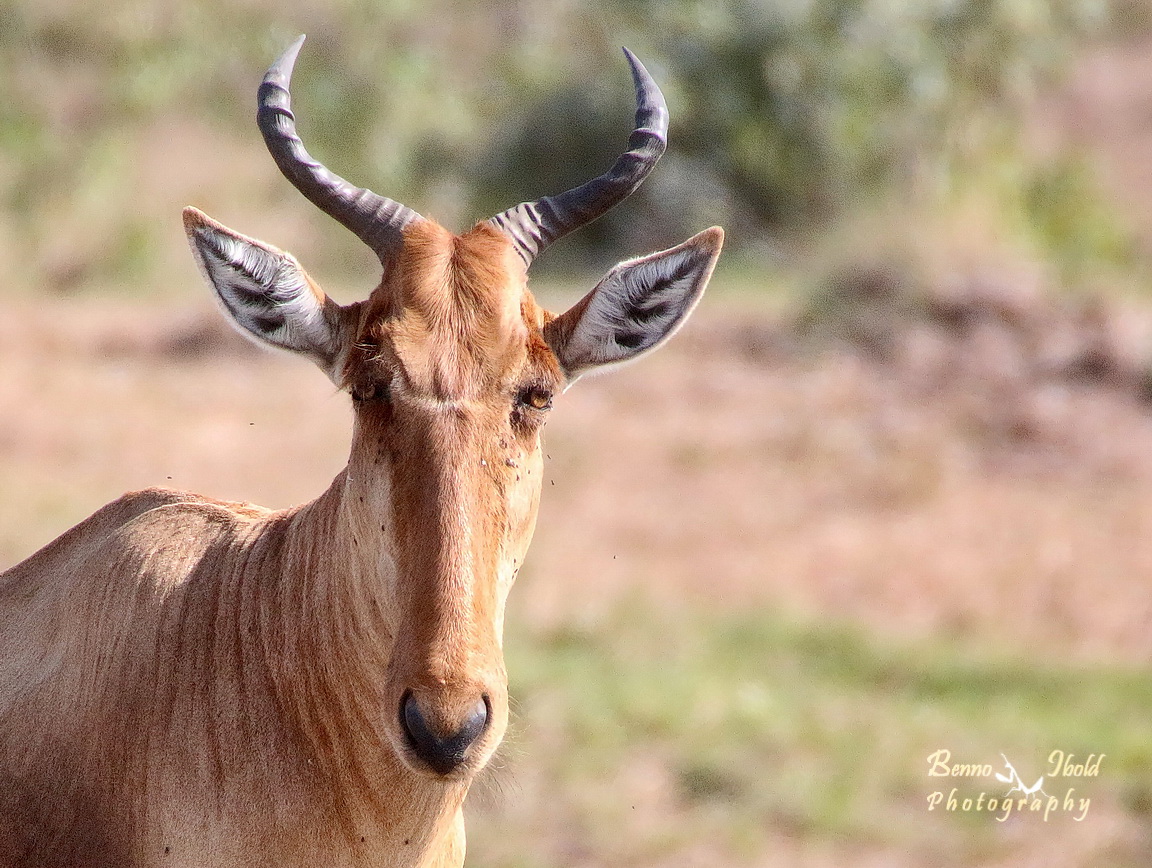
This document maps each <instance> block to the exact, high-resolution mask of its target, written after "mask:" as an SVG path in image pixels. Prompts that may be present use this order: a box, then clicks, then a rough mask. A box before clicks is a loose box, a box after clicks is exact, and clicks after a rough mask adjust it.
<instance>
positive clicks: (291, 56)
mask: <svg viewBox="0 0 1152 868" xmlns="http://www.w3.org/2000/svg"><path fill="white" fill-rule="evenodd" d="M306 38H307V35H306V34H304V33H301V34H300V35H299V36H297V37H296V39H295V40H293V42H292V44H291V45H289V46H288V47H287V48H286V49H285V50H284V53H283V54H281V55H280V57H279V58H277V60H276V62H275V63H274V64H272V66H270V67H269V68H268V72H267V73H266V74H265V75H264V81H266V82H271V81H277V82H281V81H282V82H287V81H288V79H289V78H291V77H292V68H293V67H294V66H296V58H297V57H298V56H299V55H300V48H301V46H303V45H304V40H305V39H306Z"/></svg>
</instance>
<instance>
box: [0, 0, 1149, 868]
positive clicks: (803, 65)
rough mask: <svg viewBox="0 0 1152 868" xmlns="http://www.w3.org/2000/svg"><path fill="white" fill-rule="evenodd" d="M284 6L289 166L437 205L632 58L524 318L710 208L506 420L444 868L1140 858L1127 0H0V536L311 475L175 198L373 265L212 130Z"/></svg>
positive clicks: (1140, 620) (1137, 247)
mask: <svg viewBox="0 0 1152 868" xmlns="http://www.w3.org/2000/svg"><path fill="white" fill-rule="evenodd" d="M301 32H305V33H307V34H308V36H309V39H308V42H307V43H306V46H305V49H304V51H303V54H302V56H301V59H300V62H299V64H298V66H297V71H296V75H295V80H294V82H293V92H294V100H295V108H296V109H297V113H298V117H299V127H300V130H301V133H302V135H303V137H304V139H305V141H306V142H307V143H308V147H309V148H310V150H311V151H312V152H313V153H314V154H315V155H316V156H317V157H319V158H320V159H321V160H322V161H324V162H325V163H327V164H328V165H329V166H330V167H331V168H332V169H334V170H335V171H337V172H339V173H340V174H342V175H344V176H345V177H348V178H349V179H351V180H353V181H354V182H355V183H357V184H359V185H366V186H369V187H371V188H373V189H375V190H376V191H378V192H380V193H383V194H385V195H388V196H391V197H394V198H397V199H400V200H402V201H404V202H405V203H406V204H408V205H410V206H412V207H414V208H416V209H417V210H419V211H420V212H422V213H424V214H426V215H428V216H432V217H435V218H437V219H439V220H440V221H441V222H443V223H445V224H446V225H448V226H450V227H453V228H456V229H462V228H465V227H467V226H468V225H470V224H471V223H472V222H473V221H475V220H477V219H480V218H483V217H486V216H488V215H490V214H492V213H495V212H497V211H500V210H502V209H504V208H506V207H508V206H510V205H512V204H515V203H516V202H519V201H522V200H524V199H530V198H536V197H538V196H540V195H543V194H547V193H555V192H558V191H559V190H562V189H566V188H567V187H570V186H573V185H575V184H577V183H579V182H581V181H583V180H585V179H587V178H588V177H591V176H592V175H594V174H597V173H599V172H601V171H603V170H604V169H605V168H606V167H607V166H608V165H610V164H611V161H612V159H613V158H614V156H615V155H616V154H617V153H619V152H620V151H621V150H623V148H624V145H625V142H626V139H627V134H628V132H629V131H630V129H631V127H630V121H631V118H632V112H633V106H632V98H633V97H632V89H631V85H630V80H629V77H628V73H627V67H626V65H625V63H624V60H623V58H622V56H621V54H620V50H619V48H620V46H621V45H627V46H629V47H630V48H631V49H633V50H634V51H635V52H636V53H637V54H638V55H639V56H640V57H641V58H642V59H643V60H644V61H645V63H646V64H647V65H648V67H649V69H650V70H651V71H652V73H653V74H654V75H655V77H656V78H657V80H658V81H659V82H660V84H661V85H662V87H663V89H664V91H665V94H666V96H667V98H668V102H669V106H670V109H671V115H672V126H671V136H670V139H671V146H670V149H669V152H668V154H667V155H666V156H665V157H664V159H663V160H662V162H661V163H660V166H659V167H658V168H657V170H656V171H655V173H654V174H653V176H652V177H651V178H650V179H649V180H648V182H647V183H646V184H645V186H644V187H643V188H642V190H641V191H640V192H639V193H638V194H637V195H636V196H634V197H632V199H630V200H629V201H628V202H627V203H625V204H624V205H622V206H620V207H618V208H617V209H616V210H615V211H613V212H612V213H611V214H610V215H609V216H607V217H605V218H604V219H603V220H601V221H600V222H598V223H596V224H594V225H593V226H591V227H588V228H586V229H584V230H582V231H581V232H579V233H577V234H576V235H574V236H570V237H569V238H567V239H565V240H564V241H563V242H562V243H560V244H558V245H556V246H555V247H553V248H551V249H550V250H549V252H548V253H547V254H546V255H545V256H544V257H542V259H541V260H540V261H539V263H538V266H537V267H536V268H535V269H534V289H535V291H536V293H537V296H538V297H539V299H540V300H541V301H542V303H544V304H545V305H546V306H549V307H552V308H553V309H563V308H564V307H565V306H567V305H568V304H570V303H571V302H572V301H573V300H575V299H576V298H577V297H579V295H580V294H581V293H582V292H584V291H586V290H587V289H588V288H589V287H590V286H591V285H592V284H593V283H594V281H595V280H596V279H597V277H598V276H599V273H600V272H602V271H603V270H604V269H606V268H608V267H610V266H611V265H612V264H613V263H614V262H616V261H617V260H619V259H620V258H623V257H626V256H632V255H636V254H638V253H641V252H645V251H647V250H651V249H655V248H658V247H667V246H671V245H672V244H674V243H677V242H679V241H680V240H682V239H683V238H684V237H686V236H687V235H689V234H691V233H693V232H695V231H698V230H700V229H702V228H705V227H706V226H708V225H711V224H714V223H720V224H723V225H724V226H725V227H726V229H727V230H728V243H727V248H726V251H725V254H724V256H723V257H722V265H721V268H720V270H719V271H718V272H717V274H716V276H715V278H714V279H713V283H712V288H711V289H710V290H709V295H708V296H707V297H706V299H705V301H704V302H703V304H702V305H701V307H700V308H699V310H698V312H697V313H696V314H695V316H694V318H693V320H692V322H691V323H690V324H689V325H688V326H687V327H686V328H685V329H684V330H683V331H682V332H681V333H680V334H679V335H678V336H677V338H676V339H675V340H674V341H673V342H672V343H671V344H670V345H669V346H668V347H666V348H665V349H662V350H661V351H660V352H659V353H658V354H656V355H655V356H653V357H651V358H649V359H646V360H645V361H643V362H642V363H640V364H638V365H636V366H633V367H629V368H626V369H624V370H621V371H617V372H615V373H613V374H612V375H611V376H605V377H602V378H594V379H592V380H589V381H587V382H581V383H580V384H579V386H578V387H577V388H575V389H573V390H572V391H571V392H569V393H568V394H567V395H566V396H565V399H564V402H563V405H562V406H560V407H559V408H558V409H557V412H556V413H555V417H554V419H553V421H552V422H551V424H550V426H549V430H548V433H547V447H546V452H547V454H548V463H547V469H548V478H547V480H546V482H545V491H544V504H543V508H542V511H541V516H540V523H539V528H538V531H537V538H536V542H535V544H534V547H533V550H532V553H531V555H530V556H529V560H528V563H527V564H526V566H525V570H524V571H523V572H522V573H521V578H520V581H519V584H518V586H517V588H516V590H515V591H514V593H513V595H512V599H511V601H510V613H509V623H508V634H509V635H508V639H507V643H506V645H507V651H508V666H509V671H510V674H511V679H512V692H513V696H514V700H515V703H516V707H515V722H514V726H513V732H512V733H511V735H510V737H509V739H508V743H507V746H506V747H505V748H504V749H503V751H502V754H501V756H500V758H499V760H498V761H497V762H496V763H495V764H494V768H493V770H492V772H491V773H490V774H489V775H488V777H487V778H486V779H485V780H484V781H483V782H482V783H480V784H479V785H478V786H477V788H476V790H475V791H474V794H473V796H472V797H471V799H470V804H469V812H470V815H471V816H470V820H469V851H470V855H469V864H470V865H473V866H488V868H545V866H567V868H572V866H743V865H747V866H925V865H933V866H1009V865H1011V866H1027V865H1036V866H1146V865H1149V864H1152V366H1150V359H1152V355H1150V352H1152V297H1150V296H1149V294H1148V289H1147V287H1148V285H1149V278H1150V276H1152V274H1150V266H1152V4H1149V3H1148V2H1147V0H1128V2H1119V0H1117V2H1106V0H1098V2H1097V0H1083V2H1072V0H773V2H767V0H763V2H762V0H660V2H657V0H601V2H597V3H592V2H589V0H536V2H532V3H528V2H522V0H490V2H487V3H484V4H461V3H459V2H451V3H446V2H439V0H433V2H421V3H415V2H408V0H395V2H383V0H376V2H369V0H334V2H328V3H325V4H314V3H305V2H302V0H282V2H280V3H276V4H272V3H269V2H267V0H231V2H228V3H224V2H222V0H221V2H216V0H200V2H187V0H184V2H171V0H104V2H103V3H101V4H100V9H99V14H98V15H96V14H93V6H92V4H91V3H89V2H85V0H36V2H33V0H7V2H0V260H2V261H3V263H4V277H3V281H2V282H0V303H2V313H0V371H2V373H3V376H2V377H0V567H4V566H7V565H10V564H12V563H14V562H16V561H18V560H20V559H22V558H23V557H26V556H27V555H28V554H30V553H31V552H32V551H34V550H35V549H36V548H38V547H39V546H41V545H42V544H44V543H45V542H47V541H48V540H50V539H51V538H53V537H54V536H56V535H57V534H58V533H60V532H62V531H63V530H64V529H65V528H67V527H68V526H70V525H71V524H73V523H74V522H76V521H78V520H80V519H81V518H83V517H84V516H86V515H88V514H89V513H90V512H92V511H93V510H94V509H96V508H97V507H98V506H100V505H101V504H103V503H105V502H106V501H108V500H110V499H112V498H114V497H116V496H118V495H119V494H120V493H122V492H123V491H125V490H128V489H132V488H139V487H144V486H146V485H151V484H167V485H171V486H174V487H179V488H189V489H194V490H197V491H201V492H204V493H207V494H211V495H214V496H217V497H223V498H231V499H237V500H252V501H256V502H259V503H262V504H265V505H268V506H287V505H290V504H292V503H297V502H301V501H304V500H307V499H309V498H311V497H313V496H315V495H317V494H319V493H320V492H321V491H322V490H323V489H324V488H325V487H326V485H327V483H328V482H329V481H330V479H331V478H332V477H333V476H334V475H335V474H336V473H337V472H338V471H339V470H340V468H341V467H342V466H343V461H344V459H345V457H346V450H347V444H348V433H349V416H350V414H349V411H348V407H347V402H346V400H345V399H344V398H343V396H341V395H338V394H335V393H334V392H333V390H332V388H331V386H330V385H328V384H327V382H326V381H325V379H324V377H322V376H321V375H320V374H319V373H317V372H316V371H314V370H311V369H310V368H309V366H308V365H307V363H304V362H300V361H297V360H294V359H289V358H283V357H280V356H272V355H269V354H265V353H262V352H260V351H258V350H256V349H255V348H252V347H251V346H250V345H248V344H247V343H245V342H244V341H242V340H241V339H239V338H238V337H236V336H234V335H233V334H232V332H231V331H230V330H229V329H228V327H227V326H226V325H224V323H223V320H222V318H221V317H219V316H218V314H217V313H216V312H215V310H214V308H213V304H212V301H211V299H210V297H209V291H208V290H207V289H206V288H205V287H204V286H203V285H202V284H201V281H200V278H199V276H198V275H197V273H196V271H195V268H194V266H193V262H192V259H191V257H190V256H189V255H188V253H187V249H186V246H185V242H184V237H183V233H182V230H181V227H180V219H179V210H180V208H181V207H182V206H183V205H185V204H194V205H196V206H198V207H200V208H203V209H204V210H206V211H208V212H209V213H210V214H212V216H214V217H216V218H217V219H219V220H221V221H223V222H225V223H227V224H229V225H231V226H233V227H234V228H236V229H238V230H240V231H242V232H245V233H247V234H250V235H254V236H256V237H259V238H261V239H264V240H266V241H268V242H271V243H273V244H276V245H278V246H280V247H284V248H287V249H289V250H292V251H293V252H294V253H295V254H296V255H297V256H298V257H299V259H300V260H301V261H302V262H303V263H304V264H305V265H306V267H307V268H308V269H309V270H310V271H311V273H312V274H313V276H315V277H316V278H317V279H318V280H319V281H320V282H321V283H322V284H323V285H324V286H325V288H326V289H327V290H328V291H329V293H330V294H332V295H333V296H335V297H336V298H337V299H339V300H341V301H344V302H347V301H352V300H354V299H357V298H362V297H364V296H366V294H367V293H368V291H369V290H370V289H371V288H372V286H373V285H374V284H375V281H376V280H377V279H378V273H377V270H376V269H375V268H374V267H373V262H374V258H373V256H372V254H371V253H370V252H368V251H367V249H366V248H363V245H361V244H360V242H359V241H357V240H356V239H355V238H353V237H352V236H351V235H350V233H348V232H346V231H345V230H343V229H341V228H340V227H338V226H337V225H336V224H334V223H332V222H331V221H330V220H328V219H327V218H325V217H323V216H322V215H320V214H319V213H318V212H316V211H315V210H314V209H313V208H311V206H309V205H308V204H307V203H306V202H305V201H304V200H303V198H302V197H301V196H300V195H299V194H298V193H296V192H295V190H293V189H292V188H291V187H290V185H289V184H288V183H287V182H285V181H284V180H283V179H282V178H281V177H280V176H279V174H278V172H277V171H276V169H275V167H274V165H273V163H272V161H271V159H270V158H269V157H268V156H267V154H266V153H265V152H264V149H263V144H262V142H261V140H260V137H259V134H258V133H257V131H256V128H255V124H254V123H253V114H254V99H255V91H256V85H257V84H258V82H259V80H260V77H261V75H262V74H263V71H264V69H265V68H266V67H267V66H268V64H269V63H270V62H271V61H272V60H273V59H274V58H275V57H276V56H277V55H278V54H279V53H280V51H281V50H283V48H284V47H286V46H287V45H288V43H289V42H290V41H291V40H292V39H293V38H294V37H295V36H296V35H297V34H298V33H301ZM940 749H946V750H948V751H950V753H951V755H952V761H953V762H957V763H965V764H977V765H984V764H987V765H988V766H990V767H992V768H993V769H994V770H995V771H1000V772H1003V771H1004V770H1005V767H1004V761H1005V760H1003V759H1002V758H1001V755H1002V754H1003V755H1004V756H1005V757H1007V758H1010V759H1011V761H1012V763H1013V764H1014V766H1015V768H1016V769H1018V770H1019V772H1020V776H1021V777H1022V778H1023V779H1024V782H1025V783H1026V784H1031V782H1032V781H1034V780H1035V778H1037V777H1039V776H1040V775H1045V776H1046V783H1045V786H1044V790H1045V792H1046V793H1048V794H1049V795H1055V796H1057V797H1058V798H1059V799H1060V800H1061V801H1062V800H1063V798H1064V796H1065V795H1066V794H1067V792H1068V790H1069V789H1073V790H1074V791H1075V793H1074V795H1075V798H1076V799H1080V798H1087V799H1089V800H1090V803H1089V807H1088V808H1087V809H1086V810H1085V811H1083V812H1082V811H1081V809H1080V806H1079V803H1077V807H1076V809H1075V810H1068V809H1066V808H1064V806H1063V804H1061V807H1060V808H1059V809H1058V810H1056V811H1054V812H1052V813H1050V814H1049V815H1048V816H1047V817H1045V816H1043V815H1042V814H1040V813H1029V812H1023V813H1020V814H1017V815H1014V816H1012V817H1010V818H1008V819H1006V820H1003V821H1001V819H1000V816H1001V815H999V814H997V813H993V812H990V811H988V810H986V809H985V810H979V809H976V808H975V807H974V806H973V805H970V809H969V810H965V809H964V807H963V805H964V802H963V799H964V798H971V799H973V800H976V799H977V798H978V797H979V795H980V793H986V794H987V796H988V797H990V798H991V797H997V798H999V797H1001V796H1003V795H1004V794H1005V793H1006V791H1007V786H1006V785H1003V784H1001V783H1000V782H998V781H997V780H996V779H995V778H994V777H992V776H990V775H989V774H988V772H987V770H985V773H984V774H983V775H981V776H978V777H973V778H942V777H938V776H930V775H929V770H930V768H931V766H930V764H929V762H928V759H927V758H928V757H929V755H931V754H933V753H934V752H936V751H937V750H940ZM1053 751H1064V752H1065V753H1067V754H1074V755H1075V756H1076V758H1077V760H1076V762H1083V761H1085V760H1088V759H1089V758H1090V757H1092V756H1093V755H1094V756H1095V757H1097V758H1099V757H1100V755H1101V754H1103V755H1104V756H1103V758H1102V759H1101V761H1100V764H1099V767H1098V774H1097V775H1095V776H1091V777H1083V778H1075V777H1072V778H1064V777H1059V776H1053V775H1052V773H1051V769H1050V765H1049V756H1050V755H1051V754H1052V752H1053ZM953 788H955V790H956V795H957V796H958V807H957V809H956V810H953V811H949V810H947V805H946V803H945V804H940V805H937V806H936V807H935V809H934V810H929V806H930V797H931V796H932V794H933V793H934V792H942V793H943V794H944V796H945V797H947V796H948V795H949V794H950V793H951V791H952V789H953ZM1077 817H1079V819H1077Z"/></svg>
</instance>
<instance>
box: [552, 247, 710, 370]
mask: <svg viewBox="0 0 1152 868" xmlns="http://www.w3.org/2000/svg"><path fill="white" fill-rule="evenodd" d="M723 244H724V230H723V229H721V228H720V227H719V226H713V227H712V228H711V229H706V230H704V231H703V232H701V233H700V234H699V235H694V236H692V237H691V238H689V239H688V240H687V241H685V242H684V243H683V244H681V245H679V246H677V247H673V248H671V249H669V250H664V251H661V252H660V253H652V254H650V255H648V256H644V257H641V258H640V259H630V260H628V261H626V262H621V263H620V264H619V265H617V266H616V267H615V268H613V269H612V270H611V271H609V272H608V274H607V275H605V277H604V279H603V280H601V281H600V283H599V284H598V285H597V286H596V288H595V289H593V290H592V291H591V292H590V293H588V294H587V295H586V296H584V298H582V299H581V300H580V301H578V302H577V303H576V304H575V305H574V306H573V307H571V308H570V309H569V310H567V311H566V312H565V313H562V314H561V315H560V316H558V317H556V319H554V320H552V322H550V323H548V325H547V326H545V328H544V339H545V340H546V341H547V342H548V345H549V346H550V347H551V348H552V351H553V352H554V353H555V354H556V358H557V359H559V361H560V364H561V366H562V367H563V368H564V372H565V373H566V374H567V375H568V379H569V382H572V381H574V380H575V379H576V378H577V377H579V376H580V375H581V374H584V373H587V372H588V371H590V370H593V369H595V368H599V367H602V366H604V365H611V364H615V363H619V362H626V361H629V360H631V359H635V358H638V357H639V356H642V355H643V354H644V353H647V352H650V351H651V350H654V349H656V347H658V346H660V344H662V343H664V341H666V340H667V339H668V338H670V337H671V336H672V335H673V334H674V333H675V331H676V330H677V329H678V328H680V326H681V325H682V324H683V323H684V320H686V319H687V318H688V314H690V313H691V312H692V309H693V308H694V307H695V306H696V302H698V301H699V300H700V296H701V295H703V294H704V288H705V287H706V286H707V285H708V278H709V277H711V276H712V269H713V268H714V267H715V265H716V258H717V257H718V256H719V255H720V248H721V246H722V245H723Z"/></svg>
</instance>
